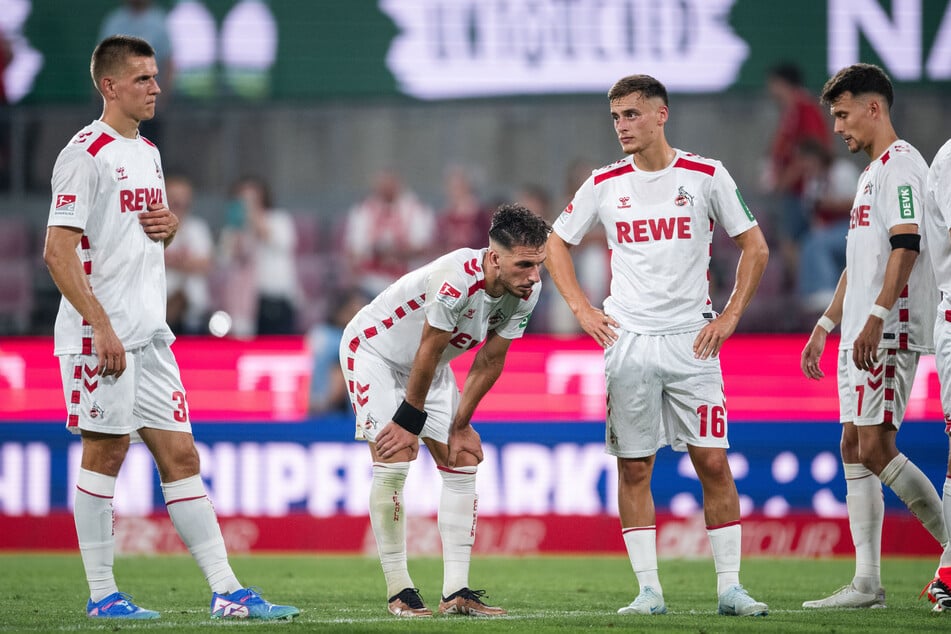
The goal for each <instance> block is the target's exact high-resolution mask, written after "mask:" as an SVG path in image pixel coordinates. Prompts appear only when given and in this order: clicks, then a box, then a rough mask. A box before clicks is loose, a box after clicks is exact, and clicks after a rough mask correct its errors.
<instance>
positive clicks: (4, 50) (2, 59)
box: [0, 29, 13, 105]
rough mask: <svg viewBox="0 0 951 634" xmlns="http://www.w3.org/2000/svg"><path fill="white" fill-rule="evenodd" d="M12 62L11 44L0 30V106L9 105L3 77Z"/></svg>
mask: <svg viewBox="0 0 951 634" xmlns="http://www.w3.org/2000/svg"><path fill="white" fill-rule="evenodd" d="M12 61H13V44H12V43H11V42H10V40H9V39H8V38H7V36H6V34H5V33H4V32H3V30H2V29H0V105H2V104H7V103H10V100H9V99H8V98H7V88H6V84H5V83H4V79H3V76H4V74H5V73H6V70H7V68H8V67H9V66H10V63H11V62H12Z"/></svg>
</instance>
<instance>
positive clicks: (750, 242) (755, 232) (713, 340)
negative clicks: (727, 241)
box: [693, 227, 769, 359]
mask: <svg viewBox="0 0 951 634" xmlns="http://www.w3.org/2000/svg"><path fill="white" fill-rule="evenodd" d="M733 241H734V242H736V244H737V246H738V247H739V248H740V261H739V262H738V263H737V265H736V283H735V284H734V286H733V292H732V293H731V294H730V299H729V300H727V303H726V306H725V307H724V308H723V312H722V313H721V314H720V315H719V316H717V318H716V319H714V320H713V321H711V322H710V323H709V324H707V325H706V326H704V328H703V329H702V330H701V331H700V332H699V333H698V334H697V338H696V339H695V340H694V342H693V353H694V356H695V357H696V358H698V359H708V358H710V357H715V356H717V355H718V354H720V348H722V347H723V344H724V343H725V342H726V340H727V339H729V338H730V336H732V335H733V333H734V332H735V331H736V326H737V324H739V322H740V317H741V316H742V315H743V313H744V312H745V311H746V308H747V307H748V306H749V305H750V302H751V301H752V300H753V295H754V294H755V293H756V288H757V287H758V286H759V281H760V279H761V278H762V277H763V271H765V270H766V263H767V262H768V261H769V247H768V246H766V238H764V237H763V232H762V231H760V229H759V227H753V228H752V229H749V230H748V231H745V232H743V233H741V234H740V235H738V236H736V237H735V238H733Z"/></svg>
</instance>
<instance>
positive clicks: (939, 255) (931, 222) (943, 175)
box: [921, 141, 951, 314]
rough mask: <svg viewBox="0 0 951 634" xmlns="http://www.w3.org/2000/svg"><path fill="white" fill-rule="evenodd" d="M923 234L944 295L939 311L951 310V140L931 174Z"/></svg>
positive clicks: (926, 198) (941, 150)
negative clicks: (950, 230) (950, 231)
mask: <svg viewBox="0 0 951 634" xmlns="http://www.w3.org/2000/svg"><path fill="white" fill-rule="evenodd" d="M921 228H922V233H924V234H925V236H926V238H927V241H928V253H930V254H931V263H932V265H933V266H934V274H935V279H936V281H937V284H938V290H939V291H940V292H941V304H940V306H939V312H941V313H944V314H948V313H947V311H951V237H949V233H948V230H949V229H951V141H948V142H946V143H945V144H944V145H942V146H941V149H940V150H938V153H937V154H935V157H934V161H932V162H931V169H930V170H929V171H928V180H927V189H926V190H925V219H924V221H923V222H922V225H921Z"/></svg>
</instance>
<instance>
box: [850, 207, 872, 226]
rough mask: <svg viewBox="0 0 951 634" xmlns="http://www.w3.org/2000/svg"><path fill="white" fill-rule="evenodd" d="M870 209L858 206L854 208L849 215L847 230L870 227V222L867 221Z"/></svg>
mask: <svg viewBox="0 0 951 634" xmlns="http://www.w3.org/2000/svg"><path fill="white" fill-rule="evenodd" d="M871 209H872V207H871V206H869V205H859V206H858V207H856V208H854V209H853V210H852V213H851V218H850V219H849V229H855V228H856V227H868V226H871V224H872V223H871V221H869V213H868V212H869V211H871Z"/></svg>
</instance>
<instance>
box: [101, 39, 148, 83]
mask: <svg viewBox="0 0 951 634" xmlns="http://www.w3.org/2000/svg"><path fill="white" fill-rule="evenodd" d="M130 57H155V49H154V48H152V45H151V44H149V43H148V42H146V41H145V40H143V39H142V38H141V37H133V36H131V35H110V36H109V37H107V38H106V39H104V40H103V41H101V42H99V44H98V46H96V49H95V50H94V51H93V52H92V59H91V60H90V62H89V74H90V75H92V83H93V84H95V86H96V90H99V82H100V81H101V80H102V78H103V77H106V76H108V75H111V74H113V73H116V72H118V71H119V69H120V67H121V66H122V65H123V64H125V62H126V60H127V59H128V58H130Z"/></svg>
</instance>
